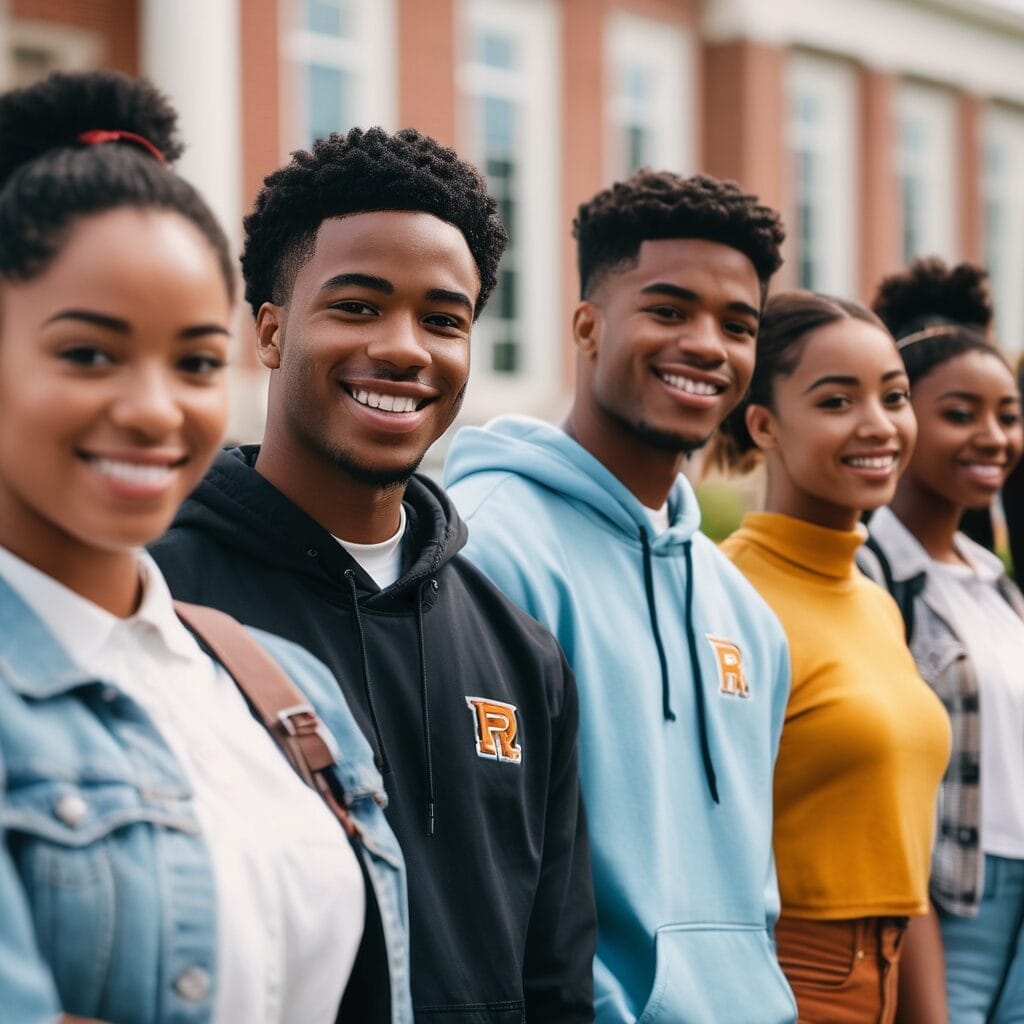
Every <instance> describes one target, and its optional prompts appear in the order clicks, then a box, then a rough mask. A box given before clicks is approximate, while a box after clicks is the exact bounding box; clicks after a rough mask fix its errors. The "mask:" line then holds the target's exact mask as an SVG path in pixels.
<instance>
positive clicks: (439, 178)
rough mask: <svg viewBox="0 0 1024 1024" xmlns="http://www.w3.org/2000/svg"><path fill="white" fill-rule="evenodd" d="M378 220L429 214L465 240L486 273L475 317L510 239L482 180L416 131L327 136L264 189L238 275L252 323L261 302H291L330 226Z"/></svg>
mask: <svg viewBox="0 0 1024 1024" xmlns="http://www.w3.org/2000/svg"><path fill="white" fill-rule="evenodd" d="M374 210H410V211H417V212H423V213H430V214H433V215H434V216H435V217H438V218H440V219H441V220H443V221H447V222H448V223H449V224H452V225H454V226H455V227H457V228H458V229H459V230H460V231H461V232H462V234H463V236H464V237H465V239H466V242H467V244H468V245H469V250H470V252H471V253H472V256H473V259H474V261H475V262H476V266H477V269H478V270H479V272H480V295H479V297H478V299H477V303H476V308H475V311H474V312H475V315H476V316H479V315H480V312H481V311H482V309H483V307H484V305H485V303H486V302H487V299H488V297H489V296H490V294H491V292H492V291H493V290H494V285H495V282H496V280H497V272H498V262H499V260H500V259H501V254H502V253H503V252H504V250H505V246H506V244H507V243H508V235H507V234H506V233H505V229H504V227H503V226H502V224H501V221H500V220H499V219H498V213H497V204H496V203H495V201H494V199H493V198H491V196H490V194H489V193H488V191H487V184H486V182H485V181H484V179H483V177H482V176H481V174H480V172H479V171H478V170H477V169H476V168H475V167H473V166H472V165H471V164H468V163H466V162H465V161H464V160H460V159H459V157H458V156H457V155H456V153H455V152H454V151H453V150H451V149H448V148H447V147H445V146H442V145H441V144H440V143H438V142H436V141H435V140H434V139H432V138H430V137H429V136H427V135H423V134H421V133H420V132H418V131H416V130H415V129H413V128H406V129H403V130H402V131H398V132H395V133H394V134H389V133H388V132H385V131H384V130H383V129H382V128H370V129H368V130H366V131H364V130H363V129H361V128H353V129H352V130H351V131H349V132H348V133H347V134H344V135H342V134H337V133H335V134H332V135H329V136H327V138H324V139H319V140H317V141H316V142H315V143H314V144H313V149H312V151H307V150H299V151H298V152H296V153H293V154H292V159H291V161H290V162H289V163H288V164H286V165H285V166H284V167H282V168H280V169H279V170H276V171H274V172H273V173H272V174H270V175H269V176H268V177H267V178H266V179H265V180H264V183H263V188H262V190H261V191H260V193H259V195H258V196H257V197H256V203H255V205H254V207H253V210H252V212H251V213H250V214H249V216H248V217H246V218H245V221H244V224H245V248H244V251H243V253H242V274H243V276H244V278H245V297H246V300H247V301H248V303H249V305H250V306H251V307H252V311H253V314H254V315H255V314H256V313H257V312H258V311H259V308H260V306H261V305H262V304H263V303H264V302H275V303H278V304H279V305H283V304H285V303H286V302H287V297H288V295H289V294H290V292H291V288H292V285H293V284H294V281H295V274H296V273H297V272H298V270H299V269H300V267H301V266H302V265H303V264H304V263H305V261H306V260H308V259H309V257H310V256H311V255H312V252H313V246H314V244H315V241H316V235H317V232H318V230H319V228H320V225H321V224H322V223H323V222H324V221H325V220H329V219H330V218H333V217H344V216H346V215H349V214H354V213H366V212H370V211H374Z"/></svg>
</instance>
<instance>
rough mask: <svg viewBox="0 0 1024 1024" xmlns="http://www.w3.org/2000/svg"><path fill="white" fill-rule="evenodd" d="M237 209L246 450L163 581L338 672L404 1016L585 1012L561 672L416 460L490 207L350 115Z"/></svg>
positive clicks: (209, 484) (585, 899) (433, 155)
mask: <svg viewBox="0 0 1024 1024" xmlns="http://www.w3.org/2000/svg"><path fill="white" fill-rule="evenodd" d="M245 229H246V243H245V251H244V254H243V257H242V267H243V272H244V276H245V283H246V298H247V300H248V301H249V303H250V304H251V306H252V310H253V313H254V314H255V316H256V332H257V343H258V351H259V356H260V359H261V361H262V362H263V364H264V365H265V366H267V367H269V368H270V370H271V378H270V393H269V405H268V412H267V426H266V431H265V434H264V438H263V444H262V445H260V446H257V445H253V446H245V447H242V448H236V449H234V450H232V451H227V452H224V453H222V454H221V456H220V457H219V458H218V460H217V461H216V463H215V464H214V467H213V469H212V470H211V471H210V473H209V474H208V476H207V477H206V479H205V481H204V482H203V483H202V484H201V485H200V487H199V488H198V489H197V490H196V491H195V492H194V494H193V495H192V497H191V499H190V500H189V501H188V502H186V504H185V506H184V507H183V509H182V511H181V513H180V514H179V516H178V518H177V519H176V521H175V524H174V526H173V527H172V529H171V531H170V532H169V533H168V534H167V536H166V537H165V538H164V539H163V540H161V541H160V542H159V543H158V544H157V545H156V546H155V548H154V550H153V554H154V555H155V556H156V558H157V561H158V562H159V563H160V565H161V567H162V569H163V571H164V572H165V574H166V576H167V580H168V582H169V583H170V586H171V589H172V591H173V592H174V594H175V596H177V597H179V598H182V599H185V600H189V601H196V602H199V603H203V604H210V605H213V606H214V607H218V608H222V609H224V610H225V611H227V612H230V613H231V614H232V615H234V616H236V617H237V618H238V619H240V620H241V621H243V622H245V623H248V624H251V625H254V626H260V627H262V628H264V629H268V630H270V631H272V632H274V633H278V634H280V635H282V636H285V637H287V638H289V639H291V640H293V641H296V642H298V643H300V644H302V645H303V646H305V647H306V648H308V649H309V650H310V651H312V652H313V653H314V654H315V655H317V656H318V657H319V658H320V659H321V660H323V661H324V662H326V663H327V664H328V665H329V666H330V667H331V668H332V669H333V671H334V673H335V675H336V676H337V679H338V683H339V685H340V686H341V689H342V691H343V692H344V694H345V696H346V698H347V699H348V701H349V703H350V705H351V707H352V710H353V712H354V713H355V715H356V717H357V718H358V719H359V721H360V723H361V725H362V727H363V729H364V731H365V733H366V735H367V737H368V738H369V740H370V742H371V743H372V744H373V746H374V748H375V750H376V753H377V760H378V765H379V767H380V769H381V771H382V773H383V777H384V781H385V786H386V789H387V793H388V800H389V804H388V808H387V814H388V818H389V820H390V822H391V826H392V828H393V829H394V831H395V833H396V835H397V836H398V839H399V842H400V843H401V846H402V849H403V852H404V854H405V858H406V863H407V867H408V876H409V907H410V926H411V928H410V934H411V940H410V941H411V955H412V978H411V986H412V994H413V1000H414V1003H415V1006H416V1014H417V1020H422V1021H424V1022H426V1021H429V1022H430V1024H444V1022H448V1021H450V1022H456V1021H458V1022H459V1024H470V1022H472V1024H513V1022H516V1024H519V1022H521V1021H523V1020H529V1021H531V1022H534V1021H536V1022H538V1024H541V1022H543V1024H548V1022H577V1021H580V1022H582V1021H590V1020H592V1019H593V1008H592V981H591V959H592V956H593V952H594V945H595V941H596V925H595V917H594V906H593V892H592V887H591V879H590V863H589V854H588V850H587V843H586V836H585V828H584V823H583V815H582V810H581V805H580V797H579V786H578V778H577V753H576V732H577V717H578V716H577V698H576V689H575V685H574V683H573V680H572V676H571V674H570V672H569V671H568V669H567V667H566V663H565V660H564V658H563V657H562V655H561V652H560V650H559V648H558V645H557V644H556V642H555V641H554V639H553V638H552V637H551V636H550V634H549V633H547V632H546V631H545V630H544V629H543V628H542V627H541V626H539V625H538V624H537V623H536V622H535V621H534V620H533V619H531V618H529V617H527V616H526V615H524V614H523V613H521V612H520V611H518V610H517V609H516V608H515V607H514V606H513V605H512V604H511V603H510V602H509V601H508V600H507V599H506V598H505V597H504V596H503V595H502V594H501V593H500V592H499V591H498V590H497V589H496V588H495V587H494V586H493V585H492V584H491V583H490V582H488V580H487V579H486V578H485V577H484V576H483V575H482V574H481V573H480V572H479V571H478V570H476V569H475V568H474V567H473V566H472V565H471V564H470V563H469V562H468V561H466V560H465V559H464V558H463V557H462V556H461V555H460V554H459V550H460V548H461V547H462V546H463V544H464V542H465V538H466V529H465V526H464V525H463V523H462V521H461V520H460V519H459V517H458V515H457V514H456V512H455V509H454V507H453V506H452V505H451V503H450V502H449V500H448V498H447V496H446V495H445V493H444V492H443V491H442V490H441V488H440V487H438V486H437V485H436V484H434V483H433V482H432V481H430V480H429V479H427V478H426V477H423V476H419V475H416V473H415V470H416V468H417V466H418V464H419V462H420V460H421V459H422V457H423V455H424V453H425V452H426V450H427V449H428V448H429V446H430V445H431V444H432V443H433V442H434V441H435V440H436V439H437V438H438V437H439V436H440V435H441V433H442V432H443V431H444V430H445V429H446V428H447V427H448V425H449V424H450V423H451V422H452V420H453V418H454V417H455V414H456V413H457V411H458V409H459V406H460V404H461V401H462V396H463V392H464V390H465V387H466V381H467V376H468V371H469V349H470V331H471V327H472V324H473V322H474V321H475V319H476V317H477V316H479V314H480V311H481V309H482V308H483V305H484V303H485V302H486V300H487V298H488V296H489V294H490V292H491V291H492V289H493V287H494V283H495V278H496V270H497V264H498V260H499V258H500V256H501V253H502V251H503V249H504V246H505V243H506V235H505V232H504V229H503V228H502V226H501V223H500V222H499V220H498V218H497V214H496V207H495V203H494V201H493V199H491V197H490V196H489V195H488V194H487V191H486V186H485V183H484V181H483V179H482V178H481V177H480V175H479V173H478V172H477V171H476V170H475V169H474V168H472V167H471V166H469V165H468V164H465V163H463V162H462V161H460V160H459V159H458V158H457V157H456V155H455V154H454V153H453V152H452V151H451V150H448V149H445V148H443V147H441V146H440V145H438V144H437V143H436V142H434V141H433V140H432V139H429V138H427V137H425V136H423V135H420V134H419V133H417V132H415V131H412V130H406V131H401V132H398V133H396V134H394V135H389V134H387V133H385V132H383V131H381V130H380V129H370V130H369V131H366V132H362V131H360V130H358V129H353V130H352V131H351V132H349V133H348V134H347V135H344V136H342V135H332V136H330V137H329V138H327V139H324V140H321V141H319V142H317V143H316V144H315V145H314V147H313V150H312V152H311V153H305V152H302V153H297V154H295V155H294V156H293V158H292V160H291V162H290V163H289V164H287V165H286V166H285V167H283V168H281V169H280V170H278V171H276V172H275V173H273V174H271V175H270V176H269V177H268V178H267V179H266V181H265V183H264V188H263V190H262V192H261V193H260V195H259V197H258V198H257V200H256V205H255V207H254V209H253V211H252V213H251V214H250V215H249V216H248V217H247V218H246V221H245ZM324 955H325V956H326V955H330V952H329V951H327V950H325V951H324Z"/></svg>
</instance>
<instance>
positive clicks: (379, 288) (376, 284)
mask: <svg viewBox="0 0 1024 1024" xmlns="http://www.w3.org/2000/svg"><path fill="white" fill-rule="evenodd" d="M347 285H356V286H357V287H359V288H369V289H370V291H372V292H380V293H381V294H382V295H392V294H393V293H394V291H395V286H394V285H393V284H392V283H391V282H390V281H389V280H387V278H384V277H376V276H375V275H374V274H336V275H335V276H334V277H331V278H328V279H327V280H326V281H324V283H323V284H322V285H320V291H322V292H326V291H330V290H331V289H332V288H344V287H346V286H347Z"/></svg>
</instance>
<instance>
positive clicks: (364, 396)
mask: <svg viewBox="0 0 1024 1024" xmlns="http://www.w3.org/2000/svg"><path fill="white" fill-rule="evenodd" d="M350 394H351V395H352V397H353V398H354V399H355V400H356V401H357V402H358V403H359V404H360V405H367V406H369V407H370V408H371V409H382V410H383V411H384V412H415V411H416V399H415V398H407V397H403V396H400V395H382V394H381V393H380V392H379V391H364V390H362V389H361V388H360V389H359V390H356V391H352V392H350Z"/></svg>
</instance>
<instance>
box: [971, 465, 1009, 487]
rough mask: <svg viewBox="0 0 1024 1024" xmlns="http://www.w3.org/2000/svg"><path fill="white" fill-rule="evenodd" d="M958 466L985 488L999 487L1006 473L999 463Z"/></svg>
mask: <svg viewBox="0 0 1024 1024" xmlns="http://www.w3.org/2000/svg"><path fill="white" fill-rule="evenodd" d="M960 466H961V468H962V469H963V471H964V472H965V473H966V474H967V476H969V477H970V478H971V479H972V480H974V481H975V482H976V483H979V484H982V485H983V486H986V487H1001V486H1002V483H1003V476H1004V475H1005V473H1006V466H1005V465H1004V464H1003V463H1001V462H961V463H960Z"/></svg>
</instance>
